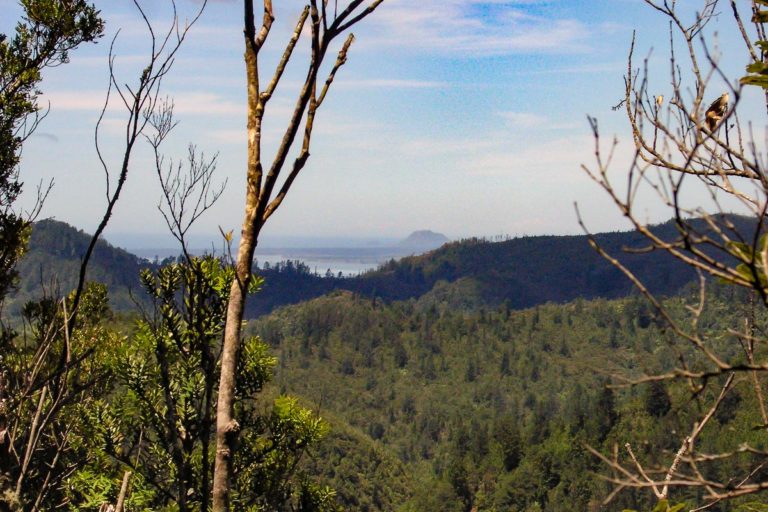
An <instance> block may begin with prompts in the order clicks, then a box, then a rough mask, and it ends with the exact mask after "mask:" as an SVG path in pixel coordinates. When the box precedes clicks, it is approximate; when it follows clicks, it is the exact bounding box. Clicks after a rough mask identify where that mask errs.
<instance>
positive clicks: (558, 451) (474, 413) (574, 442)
mask: <svg viewBox="0 0 768 512" xmlns="http://www.w3.org/2000/svg"><path fill="white" fill-rule="evenodd" d="M692 298H693V297H689V298H687V299H692ZM683 300H684V299H682V298H674V299H670V300H669V301H668V305H669V307H670V309H671V310H672V311H676V312H677V313H680V312H682V311H683V310H684V308H682V307H681V304H682V301H683ZM740 303H742V298H740V297H739V296H738V295H736V294H735V291H734V290H733V289H730V288H725V289H720V290H716V295H714V296H713V297H712V298H711V301H710V302H709V305H708V307H707V309H706V310H705V312H704V314H703V316H702V319H701V322H702V326H704V327H703V329H704V331H706V329H709V328H713V329H717V330H719V329H722V328H724V326H726V325H729V324H731V325H737V324H738V322H740V321H742V318H743V311H742V310H741V309H740V307H739V304H740ZM249 331H250V332H252V333H254V334H259V335H261V336H262V338H263V339H264V340H265V341H267V342H268V343H269V344H270V345H271V346H272V348H273V351H274V353H275V355H276V356H277V357H278V359H279V366H278V369H277V376H276V378H275V386H276V387H277V389H279V391H280V392H281V393H282V392H286V393H291V394H295V395H299V396H302V397H304V399H305V400H306V401H307V402H308V403H309V404H313V405H314V407H315V408H317V409H318V410H319V411H320V414H322V415H323V416H324V417H326V418H327V419H328V420H329V421H330V422H331V426H332V431H333V432H334V433H335V434H334V436H332V437H331V438H330V439H328V440H326V441H325V442H323V443H322V446H321V447H320V448H319V452H318V454H317V460H318V461H319V462H318V463H317V466H316V467H318V468H323V470H322V471H321V472H320V473H321V474H322V475H323V477H324V478H325V479H329V481H330V484H331V485H332V486H335V487H336V488H337V489H338V490H339V495H340V499H341V501H342V502H343V504H344V505H345V506H346V507H348V508H349V509H350V510H364V511H379V510H381V511H383V510H400V511H419V512H426V511H434V510H441V511H457V512H467V511H469V510H471V509H473V507H477V510H480V511H494V510H495V511H501V510H504V511H533V510H536V511H551V512H562V511H598V510H622V509H623V508H624V507H627V508H634V509H639V510H650V509H651V508H652V503H651V501H652V500H650V499H649V497H650V496H651V495H650V493H642V492H637V493H632V492H625V493H622V494H621V495H619V498H618V499H617V501H614V502H613V503H612V504H611V506H610V507H609V508H604V507H602V506H601V505H600V502H601V501H602V500H603V499H604V498H605V497H606V495H607V494H608V492H609V488H608V487H607V486H606V484H605V483H604V482H602V481H601V480H600V479H598V478H596V477H595V475H594V474H595V473H604V472H605V468H604V467H601V465H600V464H599V461H598V460H597V459H596V458H595V457H593V456H591V455H590V454H588V452H587V451H586V449H585V448H584V444H589V445H591V446H594V447H596V448H598V449H600V450H602V451H603V452H604V453H610V452H611V450H612V449H613V446H614V444H615V443H618V445H619V446H623V444H624V443H626V442H628V441H631V442H633V443H636V446H637V448H636V449H637V450H638V456H639V457H642V458H643V460H645V461H647V462H648V464H650V465H653V461H659V462H661V461H667V462H668V460H667V458H668V457H669V454H670V451H674V450H676V449H677V447H679V444H678V443H679V442H680V439H679V436H678V435H676V434H675V433H676V432H677V433H681V432H683V431H684V429H685V428H687V427H685V425H686V424H687V422H688V421H690V418H689V417H688V416H689V415H690V414H692V413H693V414H696V409H695V408H691V407H690V392H689V390H688V389H687V388H685V387H684V386H682V387H680V388H675V387H673V389H672V391H671V392H670V393H669V394H668V393H667V391H665V390H664V388H663V387H662V388H659V387H658V386H656V387H654V386H641V387H637V388H631V389H623V390H611V389H608V388H606V387H605V384H606V382H607V377H608V375H610V374H611V373H613V372H619V373H621V374H622V375H635V376H636V375H638V374H640V373H642V372H643V371H645V370H649V371H663V370H665V369H668V368H669V365H670V364H673V363H674V361H675V360H676V353H675V351H674V350H673V349H672V347H671V346H670V341H671V338H670V334H669V333H668V332H665V331H664V330H662V329H660V328H659V327H658V323H657V319H656V318H655V316H654V314H653V312H652V311H651V310H650V309H649V308H648V306H647V304H646V303H645V302H644V301H643V300H642V299H641V298H639V297H631V298H624V299H617V300H603V299H596V300H592V301H586V300H582V299H578V300H576V301H573V302H570V303H567V304H565V305H556V304H547V305H544V306H538V307H535V308H531V309H526V310H522V311H512V310H510V309H509V308H507V307H506V306H504V305H502V306H500V307H499V308H495V309H492V310H486V311H481V312H475V313H467V312H461V311H455V310H452V309H451V308H448V307H435V306H434V305H433V304H428V303H424V302H422V301H412V300H411V301H404V302H394V303H392V304H388V305H387V304H382V303H381V302H373V301H371V300H369V299H366V298H364V297H361V296H359V295H355V294H352V293H349V292H337V293H334V294H332V295H329V296H325V297H321V298H318V299H315V300H312V301H310V302H306V303H303V304H299V305H296V306H290V307H286V308H281V309H279V310H277V311H275V312H274V313H273V314H271V315H268V316H265V317H262V318H260V319H259V320H256V321H252V322H251V324H250V326H249ZM726 343H730V342H729V341H727V340H726ZM731 346H732V349H733V350H736V351H738V350H739V348H738V346H736V345H733V344H732V343H731ZM683 348H684V346H683ZM748 385H749V383H748V381H747V380H744V381H743V382H742V383H741V384H739V387H737V388H736V390H735V391H736V393H735V394H733V395H731V396H730V397H729V405H728V406H727V407H724V408H723V409H722V410H721V411H720V412H719V413H718V418H717V424H716V425H712V426H711V427H710V428H711V429H710V430H709V431H708V433H707V436H705V437H704V438H702V439H701V443H703V444H702V446H700V448H701V449H703V450H704V451H707V448H706V447H708V446H710V447H712V448H711V449H712V450H713V451H716V449H715V448H714V447H715V446H716V447H717V449H724V447H728V446H733V447H735V444H734V443H735V441H733V440H734V439H738V436H737V435H736V434H735V433H736V432H743V431H747V432H748V431H749V430H750V429H751V428H752V425H754V424H755V423H754V422H756V421H759V420H758V419H757V418H756V416H755V414H757V413H756V408H755V407H752V406H751V405H750V404H748V403H746V400H747V399H746V398H744V399H742V398H741V395H740V393H739V391H738V390H739V389H741V386H748ZM716 388H717V386H716V385H713V387H712V389H716ZM747 394H748V393H746V394H745V396H746V395H747ZM670 433H672V434H671V435H670ZM734 436H735V437H734ZM355 439H356V440H355ZM371 447H376V448H375V451H371V454H373V453H375V454H378V455H376V456H373V455H371V456H366V455H365V454H366V452H367V451H369V450H372V448H371ZM393 457H394V458H395V460H397V461H398V463H397V464H393V463H392V462H391V461H390V462H387V463H386V464H385V465H383V466H382V468H388V469H386V470H384V469H382V470H381V471H376V470H373V469H372V467H376V466H377V465H379V464H381V462H380V461H381V460H384V461H388V460H390V459H391V458H393ZM323 461H332V464H331V466H332V467H330V468H329V465H328V464H324V463H323ZM398 465H401V466H402V469H401V470H398V469H397V468H398ZM313 467H314V465H313ZM730 469H731V470H733V473H732V474H740V471H744V470H745V468H730ZM722 470H723V471H728V470H729V468H722ZM403 474H405V475H406V476H407V477H405V479H404V476H403ZM404 482H407V485H404V484H403V483H404ZM363 489H364V490H365V491H364V492H363V491H362V490H363ZM675 496H676V499H683V496H685V495H684V493H682V492H681V491H676V495H675ZM689 497H691V498H693V496H689ZM377 502H378V504H377ZM723 510H725V509H723ZM728 510H732V509H728ZM734 510H735V509H734Z"/></svg>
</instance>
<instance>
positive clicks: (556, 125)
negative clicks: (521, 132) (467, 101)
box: [498, 112, 578, 130]
mask: <svg viewBox="0 0 768 512" xmlns="http://www.w3.org/2000/svg"><path fill="white" fill-rule="evenodd" d="M498 115H499V116H501V117H502V118H504V119H505V120H506V121H507V125H508V126H509V128H512V129H526V130H530V129H539V130H570V129H574V128H577V127H578V125H577V124H575V123H564V122H562V121H555V120H553V119H550V118H549V117H546V116H542V115H540V114H533V113H530V112H499V113H498Z"/></svg>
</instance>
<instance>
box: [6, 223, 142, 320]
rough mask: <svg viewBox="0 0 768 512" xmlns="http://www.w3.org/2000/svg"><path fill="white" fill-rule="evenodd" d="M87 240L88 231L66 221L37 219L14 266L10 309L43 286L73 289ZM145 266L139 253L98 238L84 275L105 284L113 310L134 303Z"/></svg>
mask: <svg viewBox="0 0 768 512" xmlns="http://www.w3.org/2000/svg"><path fill="white" fill-rule="evenodd" d="M90 241H91V236H90V235H89V234H87V233H85V232H83V231H81V230H78V229H76V228H74V227H72V226H70V225H69V224H67V223H65V222H59V221H56V220H52V219H46V220H42V221H39V222H36V223H35V224H34V225H33V227H32V234H31V236H30V240H29V246H28V250H27V253H26V254H25V255H24V257H23V258H22V259H21V261H20V262H19V265H18V267H17V268H18V271H19V277H20V281H19V287H18V290H17V291H16V293H14V294H13V295H12V296H11V297H10V301H9V307H10V311H11V312H15V311H18V308H19V307H21V305H23V304H24V303H25V302H26V301H27V300H30V299H36V298H39V297H40V294H41V293H42V288H45V289H46V290H47V292H49V293H55V294H57V295H62V294H64V293H68V292H69V291H70V290H72V289H74V288H75V287H76V286H77V278H78V274H79V271H80V262H81V259H82V257H83V255H84V254H85V252H86V250H87V248H88V244H89V243H90ZM146 266H147V264H146V262H144V261H143V260H142V259H140V258H139V257H137V256H134V255H133V254H131V253H129V252H127V251H124V250H122V249H119V248H117V247H113V246H112V245H110V244H109V243H108V242H106V241H104V240H99V241H98V242H97V243H96V247H95V248H94V252H93V257H92V260H91V264H90V265H89V267H88V273H87V274H86V279H87V280H89V281H98V282H101V283H104V284H106V285H107V286H108V288H109V296H110V303H111V306H112V307H113V308H114V309H115V310H126V309H129V308H131V307H132V306H133V300H132V299H131V297H130V292H131V291H132V292H134V293H136V292H139V290H140V286H139V271H140V270H141V269H142V268H144V267H146ZM136 295H137V296H139V297H140V296H141V295H142V294H141V293H136Z"/></svg>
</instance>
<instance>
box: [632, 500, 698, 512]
mask: <svg viewBox="0 0 768 512" xmlns="http://www.w3.org/2000/svg"><path fill="white" fill-rule="evenodd" d="M684 508H685V503H678V504H676V505H670V503H669V501H668V500H659V502H658V503H657V504H656V506H655V507H653V510H651V512H680V511H681V510H683V509H684ZM624 512H636V511H634V510H628V509H626V510H624Z"/></svg>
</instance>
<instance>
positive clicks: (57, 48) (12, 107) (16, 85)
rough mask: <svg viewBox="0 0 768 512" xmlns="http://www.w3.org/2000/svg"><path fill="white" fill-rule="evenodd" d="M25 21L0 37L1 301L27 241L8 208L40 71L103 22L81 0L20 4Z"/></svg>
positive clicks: (17, 188)
mask: <svg viewBox="0 0 768 512" xmlns="http://www.w3.org/2000/svg"><path fill="white" fill-rule="evenodd" d="M21 6H22V8H23V9H24V17H23V18H22V20H21V21H20V22H19V23H18V24H17V25H16V30H15V33H14V34H13V35H12V36H8V35H7V34H0V302H1V301H2V299H3V298H4V297H5V295H6V294H7V293H8V291H9V289H10V288H11V287H12V286H13V285H14V283H15V279H16V274H15V272H14V270H13V269H14V266H15V264H16V261H17V260H18V259H19V257H20V256H21V254H22V253H23V251H24V246H25V244H26V241H27V239H28V237H29V229H28V222H27V221H26V220H25V219H23V218H22V217H21V216H20V215H18V214H17V213H16V212H15V211H14V210H13V203H14V202H15V201H16V199H17V198H18V196H19V194H20V193H21V188H22V183H21V181H20V179H19V169H18V164H19V160H20V158H21V146H22V144H23V142H24V140H25V139H26V137H28V136H29V135H30V134H31V133H32V131H34V129H35V127H36V126H37V123H38V121H39V118H37V117H35V116H36V114H37V111H38V105H37V97H38V94H40V91H39V85H40V81H41V79H42V70H43V68H45V67H48V66H56V65H59V64H62V63H65V62H67V60H68V58H69V52H70V51H71V50H72V49H74V48H76V47H77V46H79V45H80V44H82V43H84V42H89V41H93V40H95V39H97V38H98V37H100V36H101V34H102V31H103V22H102V20H101V19H100V18H99V13H98V11H97V10H96V9H95V8H94V7H93V6H92V5H90V4H89V3H88V2H86V1H85V0H73V1H67V2H64V1H62V0H22V2H21Z"/></svg>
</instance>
